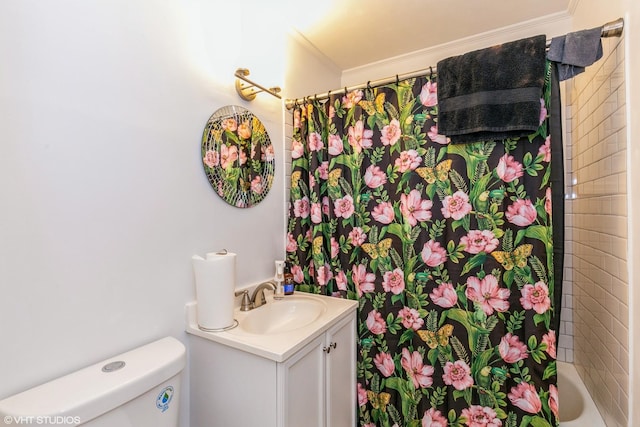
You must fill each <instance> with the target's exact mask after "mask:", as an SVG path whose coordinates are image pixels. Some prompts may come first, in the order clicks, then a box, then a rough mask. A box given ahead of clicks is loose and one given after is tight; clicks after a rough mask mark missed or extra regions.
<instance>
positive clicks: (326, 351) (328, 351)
mask: <svg viewBox="0 0 640 427" xmlns="http://www.w3.org/2000/svg"><path fill="white" fill-rule="evenodd" d="M337 346H338V344H337V343H335V342H332V343H330V344H329V345H328V346H327V347H325V348H323V349H322V351H324V352H325V353H327V354H329V353H331V349H332V348H336V347H337Z"/></svg>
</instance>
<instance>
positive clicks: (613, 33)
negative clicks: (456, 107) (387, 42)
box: [284, 18, 624, 110]
mask: <svg viewBox="0 0 640 427" xmlns="http://www.w3.org/2000/svg"><path fill="white" fill-rule="evenodd" d="M623 29H624V19H623V18H618V19H616V20H615V21H611V22H607V23H606V24H604V25H603V26H602V32H601V34H600V37H620V36H621V35H622V31H623ZM550 44H551V40H547V49H548V48H549V45H550ZM437 71H438V69H437V68H436V67H429V68H424V69H422V70H417V71H412V72H410V73H405V74H397V75H395V76H391V77H386V78H384V79H379V80H374V81H369V82H367V83H363V84H359V85H355V86H350V87H345V88H343V89H337V90H332V91H329V92H325V93H322V94H320V95H313V96H307V97H305V98H297V99H285V101H284V105H285V107H287V110H291V109H292V108H293V107H294V106H295V105H296V104H298V103H301V102H304V101H305V100H317V99H325V98H329V96H330V95H331V94H334V95H337V94H342V93H347V92H351V91H353V90H357V89H364V88H366V87H373V86H381V85H384V84H387V83H393V82H395V81H398V80H406V79H411V78H414V77H420V76H424V75H425V74H427V73H433V74H436V73H437Z"/></svg>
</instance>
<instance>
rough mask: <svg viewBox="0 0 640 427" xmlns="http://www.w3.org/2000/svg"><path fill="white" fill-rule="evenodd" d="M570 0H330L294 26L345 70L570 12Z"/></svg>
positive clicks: (339, 67) (338, 66)
mask: <svg viewBox="0 0 640 427" xmlns="http://www.w3.org/2000/svg"><path fill="white" fill-rule="evenodd" d="M318 1H321V0H318ZM570 1H571V0H517V1H514V0H446V1H442V2H440V5H439V4H438V2H435V1H426V0H333V1H329V0H326V3H328V4H330V5H329V7H328V8H327V11H326V12H324V15H323V17H322V18H321V19H320V20H319V21H318V22H317V23H315V24H309V25H307V26H306V27H305V26H302V25H299V26H298V27H297V28H296V30H297V31H298V32H299V33H300V34H301V35H302V36H303V37H304V38H306V39H307V41H308V42H310V43H311V44H312V45H314V46H315V47H316V48H317V49H318V50H319V51H320V52H322V53H323V54H324V55H325V56H327V57H328V58H329V59H330V60H331V61H333V63H334V64H335V65H336V66H337V68H338V69H340V70H342V71H344V70H348V69H351V68H355V67H358V66H361V65H365V64H370V63H373V62H376V61H380V60H383V59H388V58H392V57H394V56H398V55H402V54H406V53H409V52H414V51H417V50H421V49H426V48H429V47H432V46H437V45H441V44H444V43H447V42H451V41H454V40H458V39H461V38H465V37H469V36H473V35H474V34H480V33H484V32H487V31H491V30H495V29H498V28H503V27H507V26H509V25H514V24H518V23H522V22H525V21H528V20H531V19H535V18H539V17H541V16H546V15H551V14H554V13H562V12H566V11H567V9H568V6H569V2H570Z"/></svg>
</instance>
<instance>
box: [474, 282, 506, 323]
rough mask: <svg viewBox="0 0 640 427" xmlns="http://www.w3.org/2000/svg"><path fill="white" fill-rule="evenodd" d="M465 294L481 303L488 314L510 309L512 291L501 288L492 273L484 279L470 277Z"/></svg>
mask: <svg viewBox="0 0 640 427" xmlns="http://www.w3.org/2000/svg"><path fill="white" fill-rule="evenodd" d="M465 294H466V295H467V298H469V299H470V300H471V301H474V302H477V303H478V304H480V306H481V307H482V311H484V312H485V314H486V315H487V316H490V315H492V314H493V312H494V310H495V311H498V312H505V311H507V310H508V309H509V295H511V291H509V289H506V288H501V287H500V285H499V284H498V279H496V278H495V276H493V275H491V274H489V275H487V276H485V277H484V279H478V278H477V277H475V276H472V277H469V278H468V279H467V289H466V291H465Z"/></svg>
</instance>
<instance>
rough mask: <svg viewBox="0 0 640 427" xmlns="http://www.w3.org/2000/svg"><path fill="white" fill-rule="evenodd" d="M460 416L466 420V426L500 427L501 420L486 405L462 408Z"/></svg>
mask: <svg viewBox="0 0 640 427" xmlns="http://www.w3.org/2000/svg"><path fill="white" fill-rule="evenodd" d="M462 416H463V417H464V418H465V419H466V420H467V421H465V424H466V425H467V427H501V426H502V421H500V418H498V415H497V414H496V411H494V410H493V409H492V408H490V407H488V406H480V405H471V406H469V407H468V408H464V409H463V410H462Z"/></svg>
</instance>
